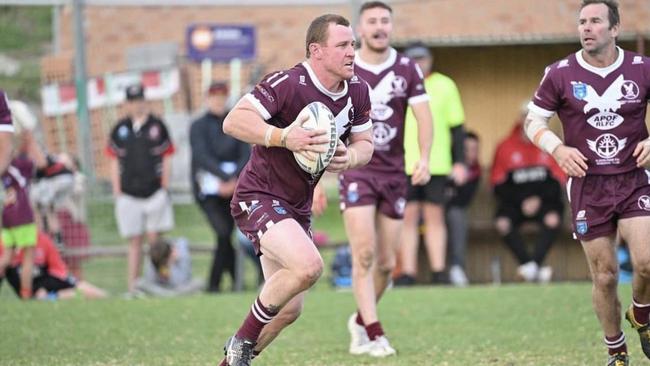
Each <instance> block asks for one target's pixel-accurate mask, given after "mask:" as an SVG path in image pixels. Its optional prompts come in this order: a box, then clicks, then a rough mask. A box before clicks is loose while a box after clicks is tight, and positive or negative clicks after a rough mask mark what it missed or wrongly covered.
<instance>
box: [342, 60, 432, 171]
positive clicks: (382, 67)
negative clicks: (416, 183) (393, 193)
mask: <svg viewBox="0 0 650 366" xmlns="http://www.w3.org/2000/svg"><path fill="white" fill-rule="evenodd" d="M354 63H355V67H354V70H355V72H356V73H357V75H359V76H360V77H361V78H362V79H363V80H365V81H366V82H368V85H369V86H370V102H371V104H372V110H371V112H370V118H371V119H372V132H373V141H374V143H375V151H374V153H373V155H372V159H371V160H370V162H369V163H368V165H365V166H363V167H361V168H358V169H355V170H357V171H364V172H368V171H371V172H379V173H393V174H394V173H403V172H404V118H405V116H406V110H407V108H408V106H409V104H416V103H419V102H426V101H428V100H429V96H428V95H427V93H426V90H425V89H424V80H423V74H422V71H421V70H420V68H419V67H418V66H417V64H416V63H415V62H413V61H412V60H411V59H409V58H408V57H406V56H404V55H402V54H399V53H397V51H395V49H393V48H391V49H390V54H389V56H388V59H387V60H386V61H384V62H383V63H381V64H379V65H372V64H368V63H366V62H364V61H363V60H362V59H361V57H359V54H358V53H357V55H356V57H355V59H354ZM351 173H352V172H351ZM346 174H348V173H346Z"/></svg>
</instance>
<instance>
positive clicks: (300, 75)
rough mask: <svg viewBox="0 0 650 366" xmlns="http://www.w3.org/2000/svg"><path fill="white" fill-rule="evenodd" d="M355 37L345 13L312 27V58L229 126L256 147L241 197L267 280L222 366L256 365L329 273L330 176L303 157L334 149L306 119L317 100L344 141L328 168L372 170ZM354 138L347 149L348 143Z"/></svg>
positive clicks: (279, 77) (255, 97) (243, 219)
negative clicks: (321, 236)
mask: <svg viewBox="0 0 650 366" xmlns="http://www.w3.org/2000/svg"><path fill="white" fill-rule="evenodd" d="M354 43H355V41H354V36H353V32H352V29H351V28H350V23H349V22H348V21H347V20H346V19H345V18H343V17H341V16H339V15H332V14H329V15H323V16H320V17H318V18H316V19H315V20H314V21H313V22H312V23H311V25H310V26H309V29H308V31H307V39H306V53H307V60H306V61H305V62H302V63H301V64H298V65H296V66H294V67H293V68H292V69H289V70H286V71H279V72H276V73H272V74H270V75H268V76H266V77H265V78H264V80H262V81H261V82H260V83H259V84H257V85H256V86H255V87H254V89H253V91H251V92H250V93H249V94H247V95H246V96H244V97H243V98H242V99H241V100H240V101H239V103H238V104H237V105H236V106H235V108H234V109H233V110H232V111H231V112H230V113H229V114H228V116H227V117H226V119H225V121H224V126H223V128H224V132H226V133H227V134H229V135H232V136H234V137H236V138H238V139H240V140H242V141H245V142H248V143H252V144H255V146H254V147H253V150H252V154H251V158H250V160H249V162H248V164H247V165H246V167H245V168H244V170H243V171H242V173H241V175H240V177H239V181H238V183H237V188H236V191H235V194H234V196H233V198H232V201H231V212H232V215H233V217H234V218H235V221H236V222H237V225H238V226H239V228H240V229H241V231H242V232H243V233H244V234H246V236H247V237H248V238H249V239H250V240H251V241H252V242H253V244H254V245H255V248H256V250H257V252H258V254H259V255H261V262H262V267H263V269H264V276H265V279H266V282H265V284H264V286H263V288H262V290H261V292H260V294H259V296H258V297H257V299H256V300H255V302H254V303H253V306H252V307H251V310H250V312H249V314H248V316H247V317H246V319H245V320H244V323H243V324H242V326H241V327H240V328H239V330H238V331H237V333H236V334H235V335H234V336H233V337H231V338H230V339H229V340H228V342H227V343H226V347H225V351H226V358H225V359H224V360H223V361H222V363H221V365H230V366H246V365H250V363H251V359H252V357H253V354H254V353H255V352H260V351H261V350H262V349H263V348H264V347H266V346H267V345H268V344H269V343H270V342H271V341H272V340H273V339H274V338H275V337H276V336H277V335H278V334H279V332H280V331H281V330H282V329H283V328H284V327H286V326H287V325H289V324H290V323H291V322H293V321H294V320H295V319H297V317H298V315H299V314H300V310H301V308H302V303H303V298H304V295H305V292H306V290H308V289H309V288H310V287H311V286H312V285H313V284H314V283H315V282H316V280H318V278H319V277H320V275H321V273H322V270H323V260H322V259H321V257H320V254H319V253H318V250H317V249H316V247H315V246H314V243H313V240H312V237H311V218H310V209H311V203H312V194H313V190H314V186H315V185H316V184H317V183H318V180H319V179H320V177H321V174H322V172H321V173H318V174H315V175H311V174H309V173H306V172H304V171H303V170H302V169H300V167H299V166H298V164H297V163H296V161H295V158H294V156H293V152H299V153H300V152H325V151H326V148H325V147H323V144H324V143H327V142H328V141H329V138H328V137H327V136H325V134H326V131H325V130H320V129H319V130H306V129H304V128H302V126H301V124H302V122H304V120H297V117H298V114H299V112H300V111H301V110H302V109H303V108H304V107H305V106H306V105H307V104H309V103H311V102H313V101H320V102H322V103H324V104H325V105H327V106H328V107H329V109H330V110H331V111H332V113H333V115H334V116H335V119H336V125H337V132H338V137H339V138H340V140H341V141H339V144H338V147H337V151H336V154H335V157H334V158H333V160H332V162H331V163H330V165H329V166H328V168H327V170H328V171H331V172H334V173H338V172H340V171H343V170H346V169H349V168H354V167H358V166H361V165H364V164H366V163H367V162H368V161H369V160H370V157H371V155H372V151H373V144H372V134H371V126H372V122H371V121H370V116H369V114H370V98H369V94H368V85H367V84H366V83H365V82H364V81H363V80H361V79H359V78H358V77H357V76H356V75H355V74H354ZM344 141H347V142H348V144H347V146H346V145H345V144H344V143H343V142H344Z"/></svg>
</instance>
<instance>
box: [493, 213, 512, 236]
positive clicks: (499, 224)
mask: <svg viewBox="0 0 650 366" xmlns="http://www.w3.org/2000/svg"><path fill="white" fill-rule="evenodd" d="M494 226H495V228H496V229H497V231H498V232H499V235H507V234H508V233H510V231H511V230H512V223H511V222H510V219H509V218H507V217H503V216H501V217H497V220H496V222H495V223H494Z"/></svg>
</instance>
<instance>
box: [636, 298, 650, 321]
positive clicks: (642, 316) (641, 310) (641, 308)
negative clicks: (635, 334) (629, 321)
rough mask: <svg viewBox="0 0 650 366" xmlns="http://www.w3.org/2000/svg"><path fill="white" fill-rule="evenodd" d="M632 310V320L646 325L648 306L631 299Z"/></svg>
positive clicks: (649, 316) (648, 319)
mask: <svg viewBox="0 0 650 366" xmlns="http://www.w3.org/2000/svg"><path fill="white" fill-rule="evenodd" d="M632 309H633V310H634V320H636V321H637V323H640V324H648V322H649V321H650V304H640V303H639V302H638V301H636V299H635V298H632Z"/></svg>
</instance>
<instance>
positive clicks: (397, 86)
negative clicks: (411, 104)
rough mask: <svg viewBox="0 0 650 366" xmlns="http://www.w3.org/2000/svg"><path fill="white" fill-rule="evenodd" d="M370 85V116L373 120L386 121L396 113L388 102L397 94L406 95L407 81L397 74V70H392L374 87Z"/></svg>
mask: <svg viewBox="0 0 650 366" xmlns="http://www.w3.org/2000/svg"><path fill="white" fill-rule="evenodd" d="M368 87H369V88H370V103H371V104H372V112H371V113H370V118H372V120H373V121H385V120H387V119H389V118H390V117H391V116H392V115H393V113H394V111H393V108H391V107H390V106H389V105H388V103H389V102H390V101H391V99H393V98H394V97H395V96H401V95H404V92H405V91H406V88H407V82H406V79H404V78H403V77H402V76H399V75H395V71H391V72H389V73H388V74H386V75H385V76H384V77H383V79H381V81H380V82H379V83H377V85H376V86H375V87H374V88H373V87H371V86H370V85H368Z"/></svg>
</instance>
